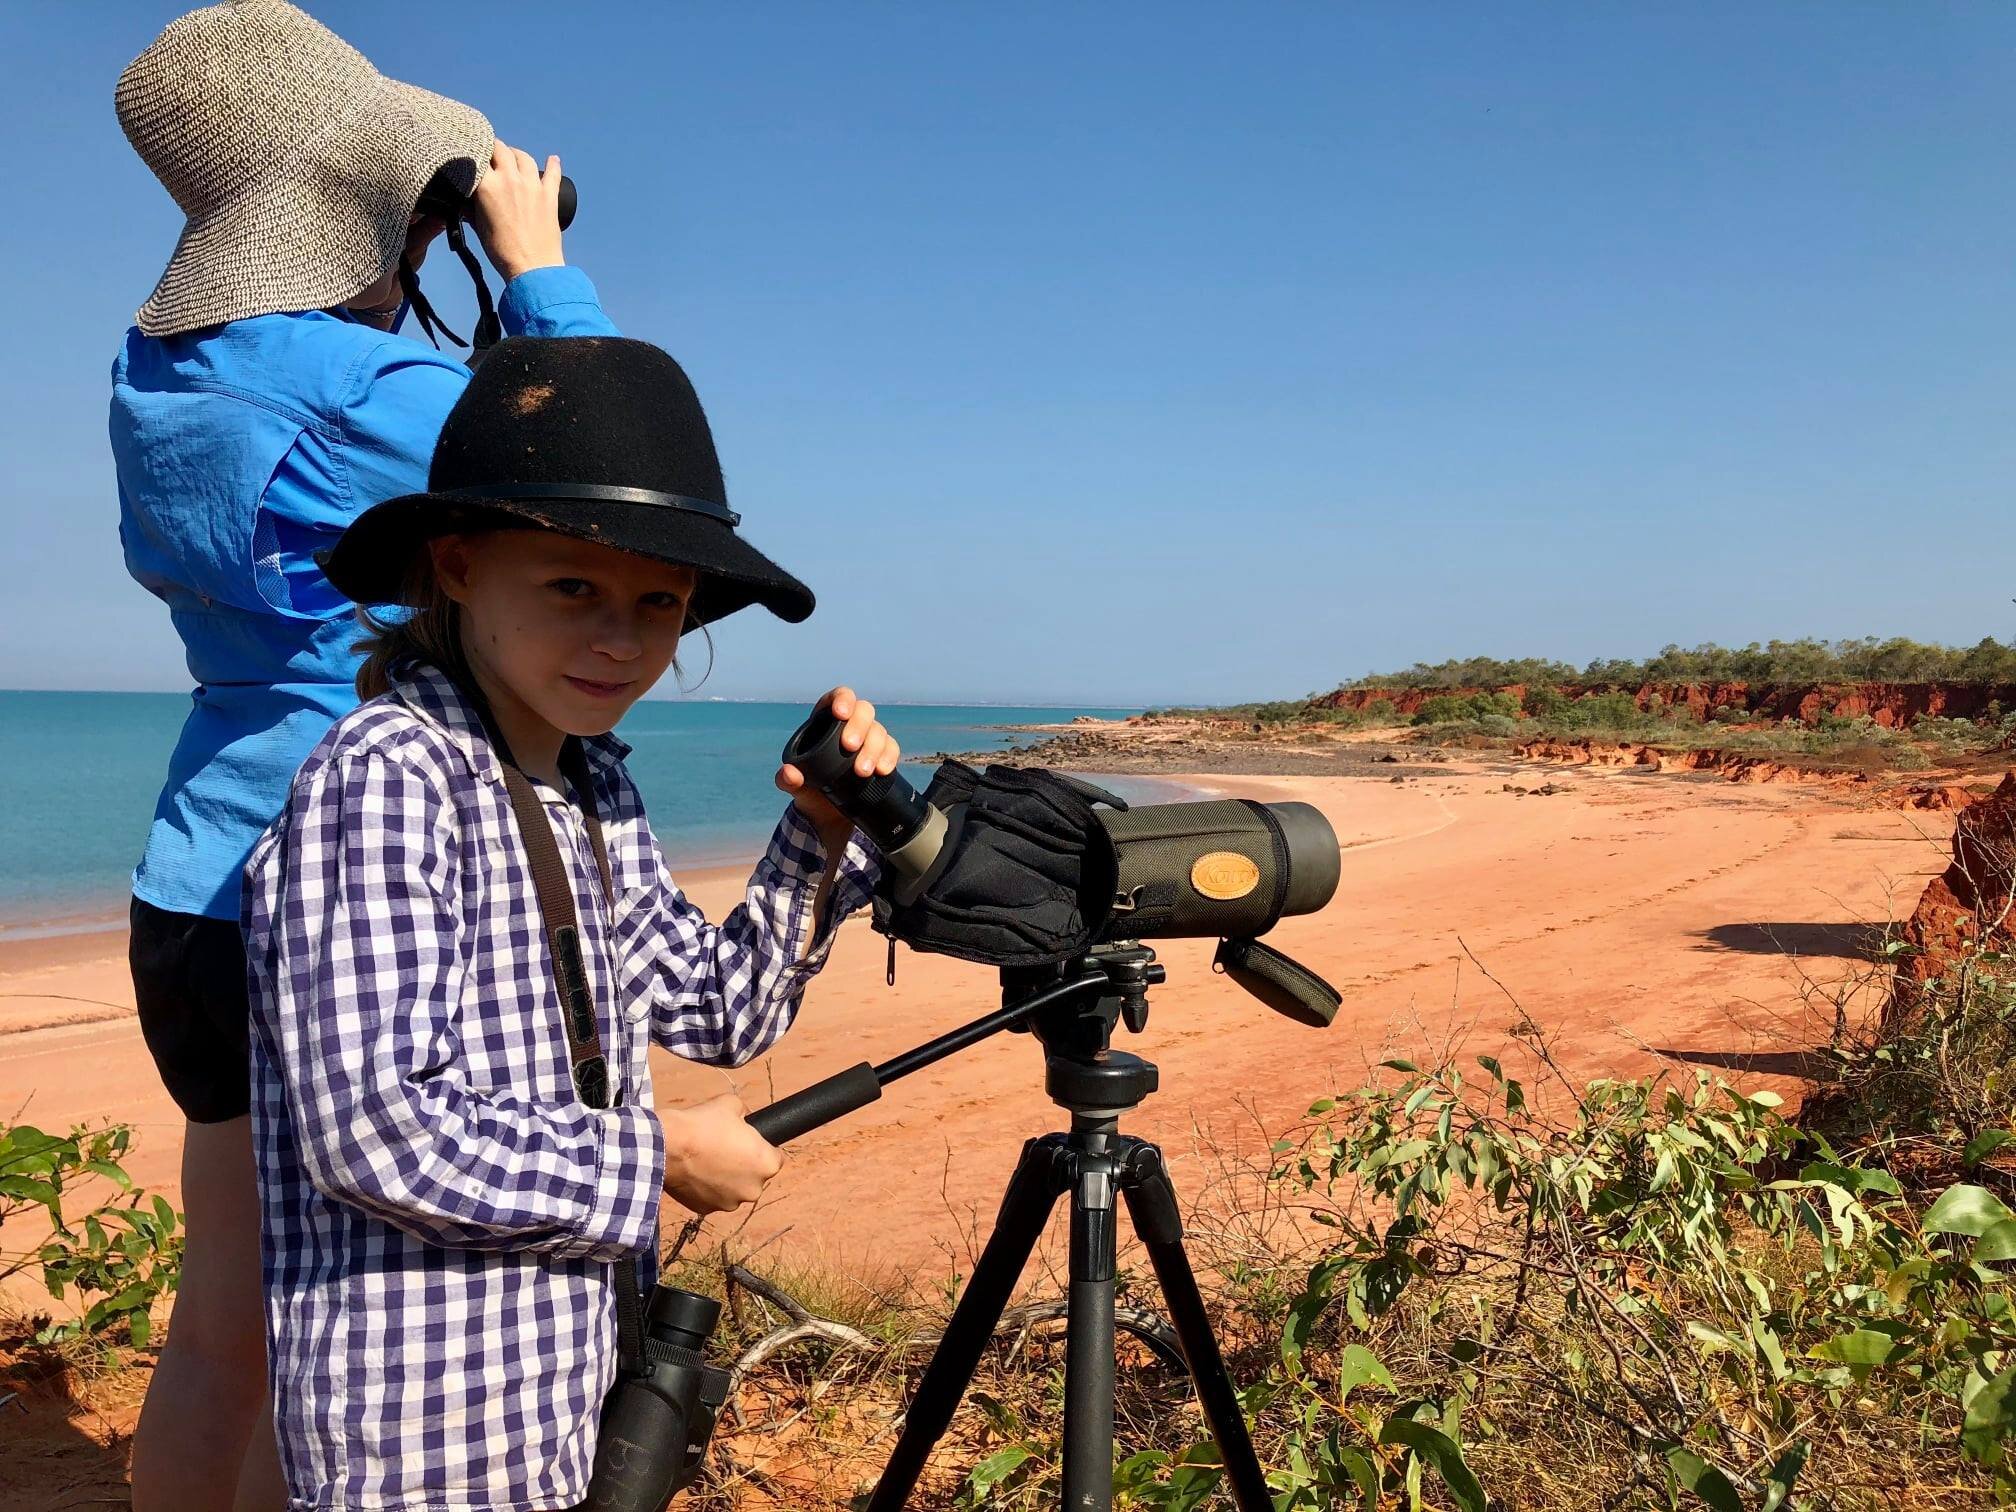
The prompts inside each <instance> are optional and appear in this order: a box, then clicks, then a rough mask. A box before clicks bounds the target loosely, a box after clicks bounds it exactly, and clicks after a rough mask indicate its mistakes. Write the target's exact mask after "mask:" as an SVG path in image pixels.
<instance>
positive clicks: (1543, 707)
mask: <svg viewBox="0 0 2016 1512" xmlns="http://www.w3.org/2000/svg"><path fill="white" fill-rule="evenodd" d="M1520 707H1521V708H1523V709H1524V710H1525V711H1526V713H1527V715H1528V716H1529V717H1531V718H1533V719H1539V720H1549V719H1554V718H1557V717H1558V716H1559V715H1560V713H1561V711H1562V710H1564V709H1566V708H1567V707H1568V698H1567V695H1565V694H1564V693H1562V692H1561V691H1560V690H1559V689H1557V688H1551V687H1548V686H1546V685H1545V684H1536V685H1535V686H1533V687H1530V688H1528V689H1527V690H1526V696H1525V698H1524V699H1522V700H1521V702H1520Z"/></svg>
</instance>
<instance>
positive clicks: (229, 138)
mask: <svg viewBox="0 0 2016 1512" xmlns="http://www.w3.org/2000/svg"><path fill="white" fill-rule="evenodd" d="M115 102H116V104H117V106H118V111H119V124H120V126H121V127H122V128H123V129H124V130H125V132H126V139H127V140H128V141H130V142H131V143H132V144H133V148H134V150H135V151H136V152H138V153H139V154H140V156H141V158H142V159H144V160H145V162H146V164H147V166H148V167H149V168H151V169H153V170H154V176H155V177H156V178H158V179H160V180H161V183H162V186H163V187H164V188H166V189H167V191H168V192H169V194H171V195H173V196H174V199H175V203H176V204H177V205H179V206H180V207H181V208H182V212H183V214H184V215H186V216H187V217H188V223H187V224H186V225H185V226H184V227H183V228H182V237H181V240H180V241H178V242H177V243H176V245H175V255H174V256H173V257H171V258H170V259H169V260H168V268H167V271H166V272H164V273H163V274H162V275H161V281H160V283H158V284H157V285H155V288H154V292H153V294H152V295H151V296H150V297H149V298H148V300H147V302H146V303H145V304H143V305H142V306H141V307H140V309H139V312H138V314H137V315H136V316H135V317H134V319H135V321H136V323H137V324H138V325H139V327H140V329H141V331H143V332H144V333H145V334H147V335H149V336H172V335H176V334H178V333H180V332H183V331H193V330H198V329H200V328H202V327H204V326H213V325H220V324H222V323H223V322H224V321H227V320H241V319H244V318H245V317H247V316H251V315H270V314H273V313H275V312H277V311H283V310H319V309H326V308H328V307H329V306H331V305H334V304H338V303H340V302H341V301H343V300H345V299H348V298H350V297H351V296H352V295H354V294H356V293H357V292H358V291H359V290H360V289H363V288H365V287H367V286H368V285H369V284H371V283H372V282H373V281H374V280H375V279H377V278H378V277H379V275H380V274H382V273H383V272H384V271H385V269H386V268H387V267H389V266H390V265H391V264H392V262H393V261H394V259H396V258H397V257H398V256H399V253H400V251H401V250H402V249H403V248H404V246H405V244H406V229H407V217H408V216H410V215H411V214H412V212H413V206H414V204H415V203H416V202H417V201H418V200H419V198H420V191H421V189H422V188H423V187H425V185H426V184H427V181H428V180H429V179H431V178H432V177H433V176H434V175H435V173H436V172H437V171H440V170H442V169H443V168H446V169H448V170H449V176H450V178H451V179H452V180H453V181H454V183H455V187H456V188H457V189H458V190H459V191H460V192H462V193H464V194H468V193H471V192H473V191H474V189H475V187H476V183H477V181H478V180H479V179H480V178H481V177H482V175H483V173H484V171H485V170H486V169H487V168H488V167H489V166H490V153H491V150H492V148H493V147H494V146H495V144H496V134H495V133H494V132H493V131H492V130H491V129H490V123H489V121H488V120H486V119H485V118H484V117H483V115H482V113H481V112H480V111H476V110H472V109H470V108H469V107H468V106H467V105H462V104H458V103H457V102H456V101H454V100H449V99H444V98H443V97H441V96H440V95H437V94H430V93H429V92H428V91H426V90H424V89H416V88H414V87H413V86H412V85H411V84H401V83H400V82H399V81H398V80H396V79H388V78H386V77H385V76H384V75H383V74H381V73H379V72H378V70H377V69H375V68H373V67H372V66H371V64H370V61H369V60H368V59H367V58H365V57H364V55H363V54H362V53H360V52H358V51H357V49H356V48H354V47H352V46H350V44H349V43H347V42H345V41H344V40H343V39H342V38H341V37H338V36H337V35H336V34H335V33H334V32H332V31H330V30H329V29H328V28H327V27H325V26H323V25H322V24H321V23H320V22H318V21H316V20H315V19H314V18H313V17H311V16H309V15H308V14H306V13H305V12H303V11H301V10H298V9H296V8H295V7H294V6H292V5H289V4H287V3H286V0H228V3H226V4H223V5H209V6H205V7H204V8H203V9H201V10H194V11H191V12H189V13H188V14H187V15H185V16H181V17H178V18H177V19H176V20H174V21H172V22H170V23H169V25H168V28H167V29H166V30H165V31H163V32H162V33H161V35H160V36H159V37H157V38H156V39H155V41H154V45H153V46H151V47H149V48H148V49H147V51H145V52H143V53H142V54H140V56H139V57H137V58H135V59H134V60H133V61H132V62H131V63H130V64H128V65H127V67H126V71H125V72H124V73H122V74H121V75H120V76H119V88H118V91H117V94H116V95H115Z"/></svg>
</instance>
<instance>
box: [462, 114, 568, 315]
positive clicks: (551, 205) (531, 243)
mask: <svg viewBox="0 0 2016 1512" xmlns="http://www.w3.org/2000/svg"><path fill="white" fill-rule="evenodd" d="M473 204H474V209H473V210H472V212H471V214H470V217H469V219H470V223H471V224H472V225H474V226H475V227H476V234H477V235H478V236H479V237H481V238H482V240H483V250H484V251H485V252H487V253H489V254H490V265H491V266H492V267H494V268H495V269H496V270H497V273H498V276H499V277H501V278H502V279H503V280H504V281H505V282H506V283H509V282H510V281H511V280H512V279H514V278H516V277H517V276H518V275H519V274H520V273H526V272H530V271H531V270H532V269H533V268H558V267H561V266H564V264H565V263H566V259H565V258H564V257H562V256H561V255H560V159H559V158H557V157H549V158H548V159H546V171H545V173H543V174H542V173H540V171H539V165H538V164H537V163H535V162H533V161H532V154H531V153H529V152H520V151H519V150H518V149H517V148H516V147H507V146H505V145H504V144H503V143H502V142H499V143H498V144H497V146H496V150H495V151H493V152H492V153H491V154H490V171H489V172H488V173H486V174H484V175H483V182H482V183H480V184H478V185H477V186H476V194H475V198H474V201H473Z"/></svg>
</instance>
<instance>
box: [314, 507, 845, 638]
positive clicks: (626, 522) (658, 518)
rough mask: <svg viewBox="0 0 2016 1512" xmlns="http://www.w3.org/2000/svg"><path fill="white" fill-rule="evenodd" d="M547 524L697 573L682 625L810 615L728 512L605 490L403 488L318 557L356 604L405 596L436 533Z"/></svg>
mask: <svg viewBox="0 0 2016 1512" xmlns="http://www.w3.org/2000/svg"><path fill="white" fill-rule="evenodd" d="M513 527H516V528H520V529H529V530H550V531H554V532H556V533H558V534H560V535H564V536H572V537H574V538H575V539H577V540H582V541H593V542H594V543H595V544H596V545H598V546H608V547H612V548H614V549H615V550H617V551H627V552H629V553H631V554H632V555H633V556H641V557H649V558H651V559H652V560H653V561H659V562H665V563H668V564H670V565H672V566H675V567H691V568H693V569H694V571H696V572H698V573H699V574H700V584H699V587H698V588H696V589H695V590H694V593H693V599H692V602H690V603H689V604H688V605H687V606H686V627H687V628H688V629H692V628H694V627H695V626H698V625H706V624H711V623H713V622H714V621H716V620H719V619H722V618H725V617H726V616H728V615H730V614H733V613H735V612H736V611H737V610H738V609H746V608H748V607H749V606H750V605H752V604H760V605H762V606H763V607H764V608H765V609H768V610H769V611H770V612H771V613H772V614H774V615H776V616H777V617H778V618H779V619H781V620H784V621H786V622H788V623H790V624H794V625H795V624H797V623H799V622H800V621H801V620H804V619H806V618H807V617H808V616H810V615H811V613H812V609H813V606H814V604H815V603H816V600H815V599H814V598H813V596H812V590H811V589H810V588H807V587H806V586H805V585H804V584H803V583H801V582H799V581H798V579H797V578H795V577H793V576H792V575H791V574H790V573H788V572H786V571H785V570H784V569H783V568H782V567H779V566H778V565H777V564H776V563H775V562H773V561H771V560H770V559H769V558H768V557H766V556H765V555H763V553H762V552H760V551H758V550H757V549H756V548H755V547H754V546H751V545H750V544H749V543H748V542H747V541H745V540H743V539H742V538H741V537H740V536H739V535H737V534H736V533H735V530H734V527H733V526H731V525H729V524H728V523H727V522H726V521H724V520H717V519H713V518H711V517H710V516H707V515H703V514H697V513H695V512H693V511H691V510H684V509H674V508H669V507H666V506H663V505H657V504H629V503H623V502H620V501H612V500H605V499H559V500H555V499H541V500H537V501H529V500H523V499H484V498H470V497H467V496H464V495H460V494H452V495H451V494H433V493H419V494H404V495H402V496H401V497H399V498H396V499H387V500H386V501H385V502H384V503H382V504H374V505H373V506H372V507H371V508H370V509H367V510H366V511H365V512H364V513H363V514H361V515H359V516H358V517H357V518H356V519H355V520H354V521H352V522H351V524H350V526H349V528H348V529H346V530H345V531H344V532H343V534H342V536H341V537H340V538H339V539H338V540H337V542H336V545H335V547H334V548H333V549H332V550H330V551H329V552H328V553H326V554H325V555H324V556H323V558H322V570H323V571H324V573H326V574H327V576H328V578H329V581H330V582H331V583H333V584H335V586H336V590H337V591H338V592H339V593H341V594H343V595H344V596H345V597H347V598H350V599H354V600H355V601H356V602H358V603H360V604H398V603H407V602H409V600H408V598H407V597H406V591H407V587H408V583H409V578H410V574H411V567H412V563H413V560H414V556H415V554H416V553H417V552H418V551H419V550H420V548H421V546H422V545H424V544H425V543H426V542H427V541H429V540H431V539H433V538H434V537H435V536H441V535H452V534H454V533H455V532H456V531H460V530H472V529H477V530H480V529H499V528H502V529H510V528H513Z"/></svg>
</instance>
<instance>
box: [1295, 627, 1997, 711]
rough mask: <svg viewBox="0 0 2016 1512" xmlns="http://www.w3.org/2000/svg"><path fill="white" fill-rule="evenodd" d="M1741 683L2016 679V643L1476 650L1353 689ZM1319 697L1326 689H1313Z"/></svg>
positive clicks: (1362, 681)
mask: <svg viewBox="0 0 2016 1512" xmlns="http://www.w3.org/2000/svg"><path fill="white" fill-rule="evenodd" d="M1696 682H1741V683H1751V684H1784V683H1830V682H1961V683H2009V682H2016V646H2009V645H2004V644H2003V643H2002V642H2000V641H1998V640H1995V639H1994V638H1993V637H1987V638H1984V639H1983V640H1981V641H1980V642H1978V643H1977V644H1975V645H1972V646H1965V647H1960V646H1940V645H1931V644H1927V643H1925V642H1922V641H1914V640H1907V639H1905V638H1903V637H1902V636H1892V637H1889V638H1887V639H1878V638H1876V637H1875V636H1864V637H1861V638H1859V639H1851V640H1834V641H1827V640H1811V639H1801V640H1789V641H1781V640H1774V641H1766V642H1761V643H1760V642H1757V641H1752V642H1751V643H1750V644H1749V645H1747V646H1720V645H1717V644H1715V643H1714V642H1713V641H1709V642H1706V643H1704V644H1702V645H1699V646H1685V647H1683V646H1671V645H1669V646H1666V647H1665V648H1663V649H1662V650H1661V651H1660V652H1659V653H1658V654H1657V655H1656V656H1650V657H1647V658H1645V659H1644V660H1642V661H1631V660H1617V659H1613V658H1599V659H1597V660H1595V661H1592V662H1590V663H1589V664H1588V665H1587V666H1584V667H1580V668H1577V667H1574V666H1571V665H1570V664H1568V663H1567V662H1561V661H1552V660H1547V659H1543V658H1534V657H1525V658H1517V659H1512V660H1502V659H1500V658H1497V657H1489V656H1472V657H1462V658H1452V659H1451V660H1448V661H1441V662H1435V663H1432V664H1430V663H1422V662H1416V663H1415V664H1414V665H1413V666H1411V667H1408V668H1406V669H1405V670H1404V671H1400V672H1377V673H1369V674H1367V675H1366V676H1364V677H1361V678H1358V679H1356V680H1354V681H1352V682H1349V683H1346V684H1345V685H1344V686H1345V687H1346V688H1352V689H1362V688H1437V689H1447V688H1505V687H1511V686H1513V685H1515V684H1516V685H1520V686H1526V687H1530V686H1533V685H1535V684H1550V685H1564V684H1579V685H1582V686H1585V687H1599V686H1615V687H1624V686H1632V687H1636V686H1641V685H1643V684H1645V683H1696ZM1310 696H1311V698H1312V699H1314V698H1316V697H1318V696H1319V695H1316V694H1311V695H1310Z"/></svg>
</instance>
